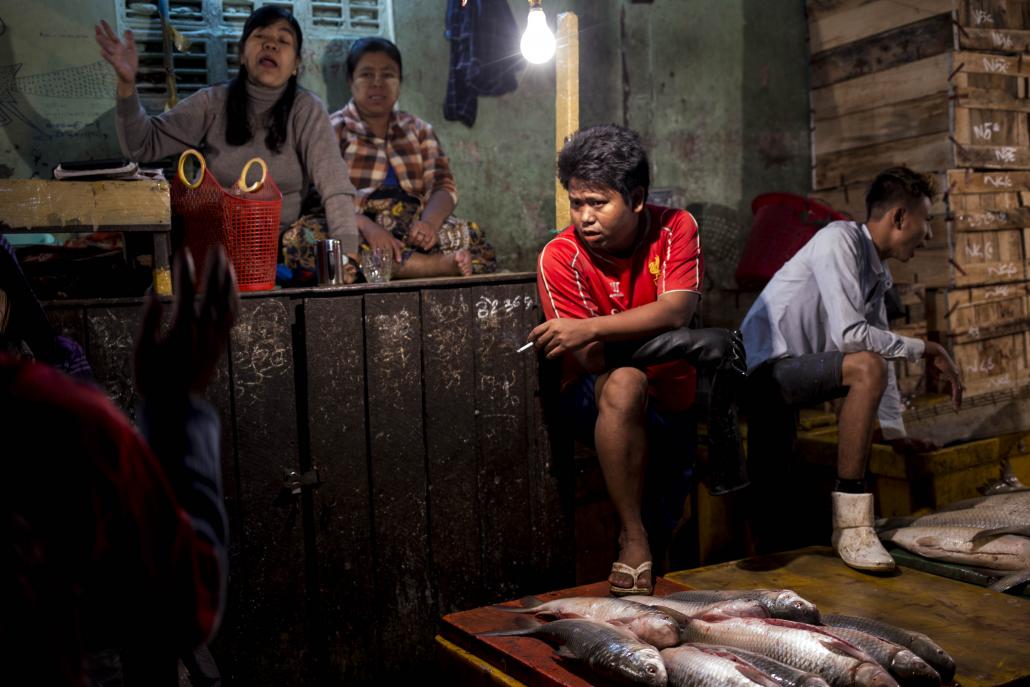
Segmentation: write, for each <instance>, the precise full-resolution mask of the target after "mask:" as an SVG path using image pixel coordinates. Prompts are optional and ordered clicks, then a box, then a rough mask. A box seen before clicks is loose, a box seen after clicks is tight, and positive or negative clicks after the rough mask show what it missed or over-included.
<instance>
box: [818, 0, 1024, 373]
mask: <svg viewBox="0 0 1030 687" xmlns="http://www.w3.org/2000/svg"><path fill="white" fill-rule="evenodd" d="M807 8H808V22H809V39H810V40H809V43H810V49H811V53H812V54H811V66H812V79H811V88H812V91H811V105H812V122H813V166H812V186H813V189H815V191H813V196H815V197H819V198H822V199H824V200H825V201H826V202H828V203H829V204H830V205H831V206H832V207H834V208H837V209H843V210H846V211H848V212H850V213H851V214H852V216H854V217H856V218H858V219H864V218H865V208H864V207H862V199H863V196H864V193H865V190H866V186H867V185H868V183H869V182H870V181H871V180H872V179H873V177H874V176H875V175H876V174H877V173H878V172H880V171H882V170H883V169H886V168H887V167H892V166H895V165H906V166H908V167H911V168H912V169H915V170H917V171H920V172H928V173H933V174H934V175H935V176H936V177H937V178H938V180H944V177H946V178H947V180H946V183H944V184H942V185H941V188H942V190H945V191H946V192H945V193H944V194H943V195H942V197H941V198H940V199H939V200H938V202H937V203H935V205H934V208H933V213H934V215H935V219H934V221H933V222H932V228H933V238H932V239H931V240H930V241H929V242H928V244H927V245H926V246H924V247H922V248H921V249H920V250H918V251H917V252H916V256H915V257H914V258H913V259H911V260H909V261H908V262H906V263H898V262H894V261H892V262H891V263H890V269H891V272H892V274H893V276H894V280H895V282H896V283H898V284H899V285H902V286H904V285H911V286H916V287H918V288H919V289H922V290H923V292H924V293H925V300H926V306H927V307H925V308H924V312H925V315H926V316H927V319H926V320H924V321H923V322H918V321H916V320H913V318H912V317H910V316H909V317H906V318H905V319H904V320H903V321H899V322H895V323H892V327H894V328H895V329H897V330H898V331H903V333H906V334H908V335H917V336H929V337H930V338H934V339H936V340H939V341H941V342H942V343H945V344H947V345H948V346H949V348H950V350H951V352H952V353H953V354H954V356H955V357H956V358H957V359H961V360H962V361H964V364H965V366H966V368H968V377H969V383H968V384H967V391H969V392H971V393H975V391H974V390H975V389H982V390H985V391H992V392H993V391H995V390H997V389H1000V388H1003V387H1004V386H1005V385H1010V386H1017V385H1019V384H1022V383H1025V381H1026V374H1025V373H1024V370H1025V368H1026V365H1025V363H1024V358H1025V354H1024V351H1023V345H1022V343H1021V342H1022V341H1023V340H1022V339H1021V338H1020V337H1019V336H1017V334H1018V333H1020V332H1025V331H1026V330H1027V329H1028V327H1030V320H1028V319H1027V312H1026V311H1027V302H1026V285H1027V284H1028V283H1030V236H1028V234H1030V203H1028V202H1027V200H1028V199H1030V180H1028V178H1027V172H1026V171H1021V170H1025V169H1026V168H1030V60H1028V59H1027V56H1028V55H1027V53H1028V52H1030V3H1028V2H1026V0H916V1H914V2H906V3H896V2H890V1H888V0H808V2H807ZM909 310H911V309H909ZM909 315H911V312H909ZM908 368H909V366H906V365H899V375H900V376H901V377H902V385H903V386H906V387H907V388H911V389H913V390H918V388H919V384H920V379H922V374H920V373H919V371H918V370H909V369H908ZM913 374H918V375H919V376H917V377H913V376H912V375H913Z"/></svg>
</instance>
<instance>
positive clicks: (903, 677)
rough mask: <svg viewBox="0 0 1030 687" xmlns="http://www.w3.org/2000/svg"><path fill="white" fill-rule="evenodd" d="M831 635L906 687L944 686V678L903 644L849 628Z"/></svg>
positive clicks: (835, 629) (834, 631)
mask: <svg viewBox="0 0 1030 687" xmlns="http://www.w3.org/2000/svg"><path fill="white" fill-rule="evenodd" d="M829 632H830V634H832V635H834V636H835V637H840V638H841V639H843V640H844V641H845V642H848V643H849V644H854V645H855V646H857V647H858V648H859V649H861V650H862V651H864V652H865V653H867V654H869V655H870V656H872V657H873V659H874V660H875V661H876V662H877V663H879V664H880V665H881V666H883V667H884V668H886V669H887V672H889V673H890V674H891V675H893V676H894V677H896V678H897V679H898V681H899V682H901V683H902V684H904V685H906V686H907V685H911V686H912V687H938V686H939V685H940V684H941V676H940V675H938V674H937V671H936V670H934V669H933V668H932V667H931V666H930V664H929V663H927V662H926V661H924V660H923V659H921V658H919V657H918V656H916V655H915V653H913V652H912V651H910V650H908V649H906V648H905V647H903V646H901V645H900V644H896V643H895V642H891V641H888V640H886V639H883V638H882V637H877V636H876V635H871V634H869V633H868V632H863V631H861V630H855V629H852V628H847V627H831V628H829Z"/></svg>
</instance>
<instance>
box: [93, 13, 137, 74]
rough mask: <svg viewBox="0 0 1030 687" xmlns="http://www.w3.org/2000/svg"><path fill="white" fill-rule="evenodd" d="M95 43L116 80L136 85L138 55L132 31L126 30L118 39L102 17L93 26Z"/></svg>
mask: <svg viewBox="0 0 1030 687" xmlns="http://www.w3.org/2000/svg"><path fill="white" fill-rule="evenodd" d="M93 30H94V32H95V34H96V39H97V43H98V44H99V45H100V55H101V56H102V57H103V58H104V59H105V60H107V61H108V62H110V63H111V66H112V67H114V72H115V74H117V75H118V81H120V82H121V83H123V84H126V85H128V84H131V85H132V86H133V88H135V86H136V72H137V71H139V55H137V54H136V41H135V40H133V38H132V31H126V32H125V34H124V36H123V38H124V40H120V39H119V38H118V35H117V34H115V32H114V29H112V28H111V25H110V24H108V23H107V22H106V21H104V20H103V19H101V20H100V23H99V24H97V25H96V26H94V27H93Z"/></svg>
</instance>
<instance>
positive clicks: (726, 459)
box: [604, 327, 750, 496]
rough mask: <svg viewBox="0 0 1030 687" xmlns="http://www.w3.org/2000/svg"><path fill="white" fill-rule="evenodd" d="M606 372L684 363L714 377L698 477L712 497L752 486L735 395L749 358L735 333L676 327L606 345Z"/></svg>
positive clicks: (738, 334) (741, 340)
mask: <svg viewBox="0 0 1030 687" xmlns="http://www.w3.org/2000/svg"><path fill="white" fill-rule="evenodd" d="M604 354H605V363H606V364H607V366H608V367H609V368H614V367H638V368H643V367H647V366H649V365H656V364H658V363H666V362H670V361H673V360H685V361H687V362H688V363H690V364H691V365H693V366H694V367H696V368H698V369H699V370H708V371H710V374H712V376H713V382H712V390H711V398H710V400H709V404H708V463H707V465H706V466H705V468H704V474H703V475H702V477H703V478H704V479H705V481H706V483H707V487H708V491H709V493H711V494H712V495H713V496H718V495H721V494H728V493H730V492H733V491H737V490H739V489H743V488H744V487H746V486H748V484H749V483H750V482H749V480H748V477H747V470H746V468H745V464H744V463H745V461H744V450H743V446H742V444H741V441H740V428H739V425H738V423H737V407H736V401H737V394H738V392H739V390H740V388H741V386H743V382H744V380H745V378H746V376H747V356H746V354H745V352H744V341H743V338H742V337H741V334H740V332H739V331H736V330H732V331H731V330H729V329H720V328H714V327H713V328H708V329H688V328H686V327H683V328H681V329H674V330H672V331H671V332H665V333H664V334H659V335H658V336H656V337H654V338H653V339H651V340H649V341H646V342H643V343H641V342H620V343H615V344H606V345H605V349H604Z"/></svg>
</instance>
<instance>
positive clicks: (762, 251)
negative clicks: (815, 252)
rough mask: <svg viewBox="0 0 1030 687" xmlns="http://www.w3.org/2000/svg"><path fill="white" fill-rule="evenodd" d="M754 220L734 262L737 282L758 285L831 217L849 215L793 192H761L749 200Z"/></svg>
mask: <svg viewBox="0 0 1030 687" xmlns="http://www.w3.org/2000/svg"><path fill="white" fill-rule="evenodd" d="M751 212H752V213H754V220H753V221H752V223H751V236H749V237H748V241H747V245H746V246H745V248H744V254H743V255H742V256H741V258H740V262H739V263H738V264H737V273H736V280H737V285H738V286H739V287H741V288H744V289H755V290H758V289H761V288H762V287H763V286H765V285H766V283H768V281H769V280H770V279H772V278H773V275H774V274H776V271H777V270H779V269H780V268H781V267H783V264H784V263H785V262H787V261H788V260H790V259H791V258H792V257H794V254H795V253H797V252H798V251H799V250H801V248H802V247H803V246H804V245H805V244H806V243H808V240H809V239H810V238H812V237H813V236H815V233H816V232H817V231H819V229H821V228H822V227H824V226H825V225H826V224H828V223H830V222H832V221H834V220H846V219H850V218H849V217H848V216H847V215H845V214H844V213H841V212H837V211H836V210H834V209H833V208H831V207H829V206H827V205H823V204H822V203H820V202H818V201H815V200H812V199H810V198H805V197H804V196H798V195H794V194H793V193H763V194H762V195H760V196H758V197H756V198H755V199H754V200H753V201H752V202H751Z"/></svg>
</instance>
